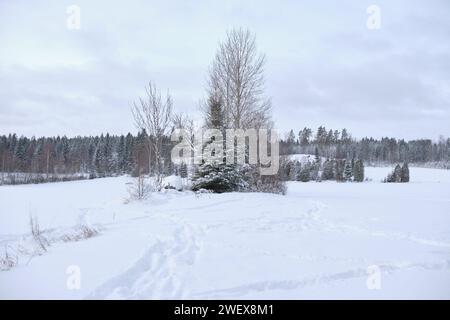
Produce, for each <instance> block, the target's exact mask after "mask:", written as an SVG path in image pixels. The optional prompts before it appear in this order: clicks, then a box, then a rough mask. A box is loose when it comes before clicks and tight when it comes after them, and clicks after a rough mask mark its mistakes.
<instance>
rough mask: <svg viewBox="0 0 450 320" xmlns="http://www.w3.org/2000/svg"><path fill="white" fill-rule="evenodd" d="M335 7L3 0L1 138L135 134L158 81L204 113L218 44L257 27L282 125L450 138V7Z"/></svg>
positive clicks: (444, 1) (394, 2) (441, 1)
mask: <svg viewBox="0 0 450 320" xmlns="http://www.w3.org/2000/svg"><path fill="white" fill-rule="evenodd" d="M335 2H336V3H331V1H317V0H316V1H261V0H254V1H230V0H225V1H211V0H193V1H186V0H179V1H173V0H165V1H162V0H160V1H132V0H128V1H76V0H75V1H39V2H35V1H33V2H31V1H20V0H17V1H4V0H0V97H1V100H0V134H6V133H9V132H16V133H18V134H24V135H28V136H31V135H37V136H41V135H57V134H60V135H63V134H66V135H68V136H74V135H85V134H99V133H102V132H110V133H118V134H119V133H126V132H128V131H131V132H135V131H136V130H135V128H134V126H133V122H132V118H131V114H130V108H129V106H130V104H131V103H132V101H133V100H135V99H137V97H138V96H139V95H141V94H142V93H143V89H144V86H145V85H146V83H147V82H148V81H149V80H152V81H154V82H155V83H156V84H157V85H158V86H159V87H160V88H162V89H163V90H166V89H170V92H171V94H172V96H173V100H174V108H175V109H176V110H177V111H183V112H187V113H192V114H194V113H195V114H197V115H198V104H199V100H200V99H201V98H203V97H204V95H205V93H204V92H205V82H206V76H207V70H208V66H209V65H210V63H211V61H212V59H213V57H214V53H215V51H216V48H217V44H218V42H219V41H220V40H222V39H223V38H224V37H225V34H226V30H227V29H230V28H232V27H244V28H249V29H250V30H251V31H252V32H254V33H255V34H256V37H257V44H258V48H259V50H260V51H261V52H263V53H265V54H266V58H267V64H266V88H267V94H268V95H269V96H271V97H272V102H273V116H274V120H275V122H276V126H277V127H278V128H279V129H281V130H283V131H286V130H288V129H290V128H293V129H294V130H296V131H298V129H300V128H302V127H304V126H310V127H313V128H316V127H317V126H319V125H325V126H326V127H327V128H328V127H329V128H334V129H340V128H343V127H346V128H348V129H349V130H350V132H352V133H353V135H354V136H356V137H362V136H374V137H381V136H396V137H403V138H407V139H412V138H421V137H430V138H434V139H435V138H437V137H438V136H439V134H443V135H445V136H450V125H449V124H450V1H448V0H430V1H412V0H407V1H398V0H389V1H364V0H362V1H361V0H352V1H342V0H341V1H335ZM73 4H75V5H78V6H79V7H80V9H81V28H80V29H79V30H70V29H69V28H67V26H66V20H67V17H68V15H67V13H66V9H67V6H69V5H73ZM371 4H375V5H378V6H379V8H380V10H381V28H380V29H377V30H370V29H368V28H367V25H366V21H367V18H368V17H369V15H368V14H367V12H366V9H367V7H368V6H369V5H371Z"/></svg>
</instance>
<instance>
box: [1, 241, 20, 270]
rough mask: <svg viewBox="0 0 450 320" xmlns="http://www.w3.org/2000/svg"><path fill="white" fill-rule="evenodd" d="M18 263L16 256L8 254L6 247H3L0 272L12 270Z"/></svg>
mask: <svg viewBox="0 0 450 320" xmlns="http://www.w3.org/2000/svg"><path fill="white" fill-rule="evenodd" d="M18 263H19V258H18V257H17V255H11V254H9V253H8V246H5V252H4V253H3V254H2V255H0V271H7V270H9V269H11V268H14V267H15V266H17V264H18Z"/></svg>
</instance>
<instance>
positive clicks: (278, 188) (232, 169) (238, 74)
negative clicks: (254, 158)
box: [192, 29, 286, 193]
mask: <svg viewBox="0 0 450 320" xmlns="http://www.w3.org/2000/svg"><path fill="white" fill-rule="evenodd" d="M264 63H265V57H264V55H262V54H259V53H258V51H257V48H256V42H255V36H254V35H252V34H251V33H250V32H249V31H248V30H242V29H237V30H236V29H235V30H231V31H230V32H228V33H227V38H226V40H225V41H224V42H222V43H221V44H220V45H219V49H218V50H217V53H216V56H215V59H214V61H213V63H212V66H211V68H210V73H209V78H208V88H207V99H206V101H205V102H204V103H203V115H204V127H205V128H208V129H217V130H219V131H220V132H221V133H222V136H224V137H225V131H226V130H227V129H244V130H245V129H250V128H251V129H261V128H264V129H271V128H272V125H273V124H272V120H271V102H270V99H269V98H267V97H266V96H265V95H264ZM224 140H225V139H224ZM215 143H218V144H223V146H224V147H226V145H225V141H215ZM227 147H228V148H230V146H227ZM246 148H248V146H247V147H246ZM223 150H226V149H225V148H223ZM241 152H245V155H246V157H247V158H248V149H247V150H241ZM225 155H226V151H224V154H223V155H216V156H218V158H219V159H220V158H221V157H222V156H223V161H217V162H215V163H205V162H203V163H201V164H200V165H197V166H195V170H194V174H193V184H192V189H193V190H200V189H207V190H211V191H214V192H227V191H242V190H245V191H262V192H275V193H284V192H285V191H286V188H285V185H284V183H283V181H281V179H280V177H279V175H271V176H262V175H260V173H259V166H260V163H258V164H256V165H254V164H253V165H250V164H248V163H246V164H237V163H234V164H229V163H226V161H225Z"/></svg>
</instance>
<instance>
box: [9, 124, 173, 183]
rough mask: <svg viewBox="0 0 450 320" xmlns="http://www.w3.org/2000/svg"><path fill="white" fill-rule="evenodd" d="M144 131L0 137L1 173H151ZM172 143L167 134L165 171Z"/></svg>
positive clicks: (93, 174)
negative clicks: (136, 132) (94, 134)
mask: <svg viewBox="0 0 450 320" xmlns="http://www.w3.org/2000/svg"><path fill="white" fill-rule="evenodd" d="M148 139H152V137H150V138H149V137H148V135H147V133H146V132H145V131H141V132H140V133H139V134H137V135H132V134H131V133H128V134H127V135H120V136H119V135H109V134H106V135H103V134H102V135H100V136H88V137H74V138H68V137H65V136H62V137H60V136H57V137H48V138H45V137H41V138H35V137H31V138H28V137H24V136H21V137H18V136H17V135H16V134H9V135H7V136H6V135H2V136H0V172H2V173H3V174H5V173H6V174H7V173H14V172H20V173H41V174H45V175H54V174H77V173H88V174H91V175H92V176H94V177H105V176H112V175H118V174H126V173H128V174H134V175H136V174H137V173H138V172H144V173H149V160H148V159H149V152H148V144H147V142H146V141H147V140H148ZM171 148H172V144H171V142H170V137H164V138H163V143H162V149H163V151H162V153H163V155H164V156H165V161H162V163H163V170H164V171H165V172H166V173H171V172H172V171H173V170H174V168H173V167H172V163H171V161H170V157H169V155H170V150H171Z"/></svg>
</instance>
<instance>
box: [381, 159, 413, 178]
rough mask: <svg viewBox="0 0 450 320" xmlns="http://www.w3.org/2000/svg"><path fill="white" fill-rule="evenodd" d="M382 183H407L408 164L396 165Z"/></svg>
mask: <svg viewBox="0 0 450 320" xmlns="http://www.w3.org/2000/svg"><path fill="white" fill-rule="evenodd" d="M384 182H409V167H408V163H406V162H405V163H403V165H402V166H400V165H399V164H397V165H396V166H395V168H394V171H392V172H391V173H390V174H388V176H387V177H386V178H385V179H384Z"/></svg>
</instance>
